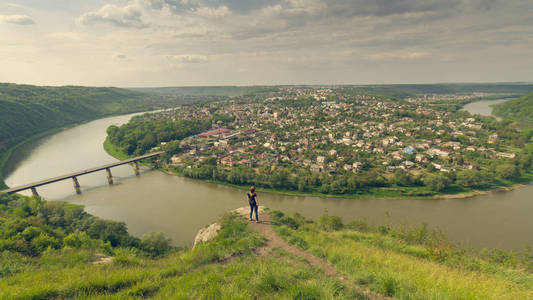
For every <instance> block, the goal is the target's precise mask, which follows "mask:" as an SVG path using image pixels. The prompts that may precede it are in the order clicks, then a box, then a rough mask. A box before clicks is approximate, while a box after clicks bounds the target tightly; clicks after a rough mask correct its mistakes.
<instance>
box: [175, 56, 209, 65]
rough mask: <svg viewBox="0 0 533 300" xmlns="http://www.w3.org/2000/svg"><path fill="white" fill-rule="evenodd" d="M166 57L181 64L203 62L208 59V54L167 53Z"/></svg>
mask: <svg viewBox="0 0 533 300" xmlns="http://www.w3.org/2000/svg"><path fill="white" fill-rule="evenodd" d="M165 58H166V59H167V60H169V61H172V62H176V63H181V64H188V63H202V62H206V61H207V60H208V59H207V56H205V55H199V54H179V55H166V56H165Z"/></svg>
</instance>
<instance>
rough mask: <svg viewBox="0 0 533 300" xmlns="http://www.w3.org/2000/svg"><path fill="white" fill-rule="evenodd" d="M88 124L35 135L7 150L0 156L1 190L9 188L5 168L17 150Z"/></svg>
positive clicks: (55, 129) (69, 126)
mask: <svg viewBox="0 0 533 300" xmlns="http://www.w3.org/2000/svg"><path fill="white" fill-rule="evenodd" d="M87 122H90V121H87ZM87 122H79V123H75V124H70V125H67V126H63V127H60V128H54V129H50V130H47V131H44V132H41V133H38V134H35V135H33V136H30V137H28V138H27V139H25V140H23V141H21V142H20V143H18V144H16V145H14V146H13V147H11V148H9V149H7V151H5V152H4V153H2V155H0V190H3V189H7V188H9V187H8V186H7V185H6V184H5V182H4V175H5V174H4V171H5V166H6V164H7V162H8V161H9V159H10V158H11V155H12V154H13V152H14V151H15V150H17V149H19V148H20V147H22V146H24V145H26V144H28V143H30V142H33V141H36V140H38V139H41V138H44V137H47V136H51V135H53V134H55V133H58V132H61V131H63V130H66V129H69V128H73V127H75V126H78V125H81V124H84V123H87Z"/></svg>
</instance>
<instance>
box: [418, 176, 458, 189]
mask: <svg viewBox="0 0 533 300" xmlns="http://www.w3.org/2000/svg"><path fill="white" fill-rule="evenodd" d="M450 183H451V182H450V179H448V177H446V176H443V175H440V174H428V175H426V176H425V177H424V184H425V185H426V186H427V187H428V188H430V189H431V190H433V191H436V192H441V191H443V190H445V189H446V188H448V187H449V186H450Z"/></svg>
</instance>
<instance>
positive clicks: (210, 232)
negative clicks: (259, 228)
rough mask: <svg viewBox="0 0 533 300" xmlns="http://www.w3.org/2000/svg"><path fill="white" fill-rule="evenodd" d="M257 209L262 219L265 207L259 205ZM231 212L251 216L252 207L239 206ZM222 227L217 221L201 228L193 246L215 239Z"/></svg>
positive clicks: (246, 216)
mask: <svg viewBox="0 0 533 300" xmlns="http://www.w3.org/2000/svg"><path fill="white" fill-rule="evenodd" d="M257 211H258V212H259V219H261V214H262V213H264V211H265V207H264V206H259V207H258V208H257ZM231 212H236V213H237V214H239V215H241V216H243V217H245V218H248V217H249V216H250V207H249V206H243V207H239V208H237V209H235V210H232V211H231ZM220 227H221V226H220V222H215V223H213V224H211V225H209V226H207V227H205V228H202V229H200V230H199V231H198V233H197V234H196V237H195V238H194V246H193V247H196V245H197V244H198V243H200V242H207V241H210V240H212V239H214V238H215V237H216V236H217V234H218V231H219V230H220Z"/></svg>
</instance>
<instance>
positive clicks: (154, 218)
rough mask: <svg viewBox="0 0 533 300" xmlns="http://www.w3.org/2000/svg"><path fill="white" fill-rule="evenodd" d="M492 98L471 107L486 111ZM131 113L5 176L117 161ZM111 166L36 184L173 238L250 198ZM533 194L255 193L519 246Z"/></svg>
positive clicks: (527, 231) (84, 129) (31, 156)
mask: <svg viewBox="0 0 533 300" xmlns="http://www.w3.org/2000/svg"><path fill="white" fill-rule="evenodd" d="M477 103H480V102H477ZM492 103H494V102H490V103H488V104H492ZM488 104H487V105H486V106H483V107H482V108H481V109H480V108H478V109H479V111H471V112H473V113H475V112H485V110H483V109H486V108H487V107H488ZM130 117H131V115H126V116H118V117H111V118H105V119H100V120H96V121H93V122H90V123H86V124H83V125H79V126H76V127H74V128H71V129H67V130H64V131H62V132H60V133H57V134H54V135H52V136H49V137H46V138H43V139H41V140H38V141H35V142H33V143H29V144H26V145H25V146H23V147H22V148H21V149H19V150H18V151H17V152H16V154H15V155H14V156H12V157H11V159H10V161H9V163H8V165H7V168H6V171H7V172H6V174H8V176H7V177H6V179H5V182H6V183H7V184H8V185H9V186H17V185H22V184H25V183H29V182H33V181H36V180H39V179H43V178H48V177H53V176H57V175H61V174H66V173H69V172H73V171H76V170H82V169H86V168H89V167H94V166H98V165H102V164H105V163H109V162H113V161H116V159H114V158H112V157H110V156H109V155H107V153H106V152H105V151H104V150H103V148H102V143H103V141H104V139H105V136H106V132H105V130H106V128H107V127H108V126H110V125H113V124H114V125H120V124H122V123H124V122H127V121H128V120H129V119H130ZM112 172H113V175H114V176H115V181H116V184H114V185H112V186H108V185H107V181H106V177H105V172H97V173H93V174H90V175H84V176H80V177H79V178H78V180H79V181H80V184H81V186H82V191H83V193H82V194H81V195H76V194H75V192H74V189H73V187H72V182H70V181H64V182H58V183H54V184H50V185H47V186H44V187H40V188H38V191H39V193H40V194H41V195H42V196H43V197H44V198H45V199H48V200H61V201H66V202H70V203H76V204H82V205H84V206H85V208H86V211H87V212H89V213H91V214H94V215H96V216H99V217H103V218H107V219H113V220H118V221H124V222H125V223H126V224H127V225H128V228H129V231H130V233H132V234H133V235H136V236H142V234H144V233H148V232H151V231H156V232H157V231H162V232H164V233H165V234H166V235H167V236H169V237H170V238H172V240H173V243H174V244H175V245H191V244H192V241H193V239H194V236H195V234H196V232H197V231H198V230H199V229H200V228H202V227H204V226H206V225H208V224H210V223H211V222H213V221H215V220H217V219H218V218H219V217H220V216H221V215H222V214H223V213H224V212H226V211H229V210H232V209H234V208H237V207H241V206H245V205H247V199H246V195H245V192H243V191H241V190H237V189H234V188H231V187H227V186H223V185H217V184H210V183H206V182H202V181H196V180H192V179H188V178H183V177H178V176H172V175H167V174H164V173H162V172H159V171H151V170H144V171H143V173H142V174H141V176H139V177H135V176H134V173H133V170H132V168H131V167H130V166H121V167H117V168H113V169H112ZM532 194H533V186H528V187H525V188H522V189H517V190H514V191H511V192H498V193H491V194H488V195H483V196H477V197H473V198H468V199H400V200H398V199H395V200H391V199H342V198H318V197H298V196H285V195H278V194H269V193H259V198H258V200H259V203H260V204H261V205H266V206H268V207H270V208H272V209H279V210H282V211H284V212H286V213H294V212H299V213H301V214H303V215H304V216H306V217H310V218H315V217H318V216H320V215H322V214H323V213H324V212H325V211H327V212H328V213H329V214H330V215H338V216H340V217H341V218H342V219H343V220H344V221H345V222H348V221H351V220H355V219H363V220H366V221H368V222H370V223H374V224H383V223H385V222H388V221H389V220H390V221H392V222H406V223H409V224H421V223H422V222H426V223H428V224H429V225H430V227H433V228H439V229H441V230H442V231H444V232H445V233H446V234H447V235H448V236H449V237H450V238H451V239H452V240H455V241H459V242H462V243H464V244H466V245H469V246H474V247H477V248H482V247H498V248H503V249H509V250H510V249H513V250H521V249H523V246H524V245H525V244H530V245H533V218H531V211H533V200H532V199H531V195H532Z"/></svg>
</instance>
